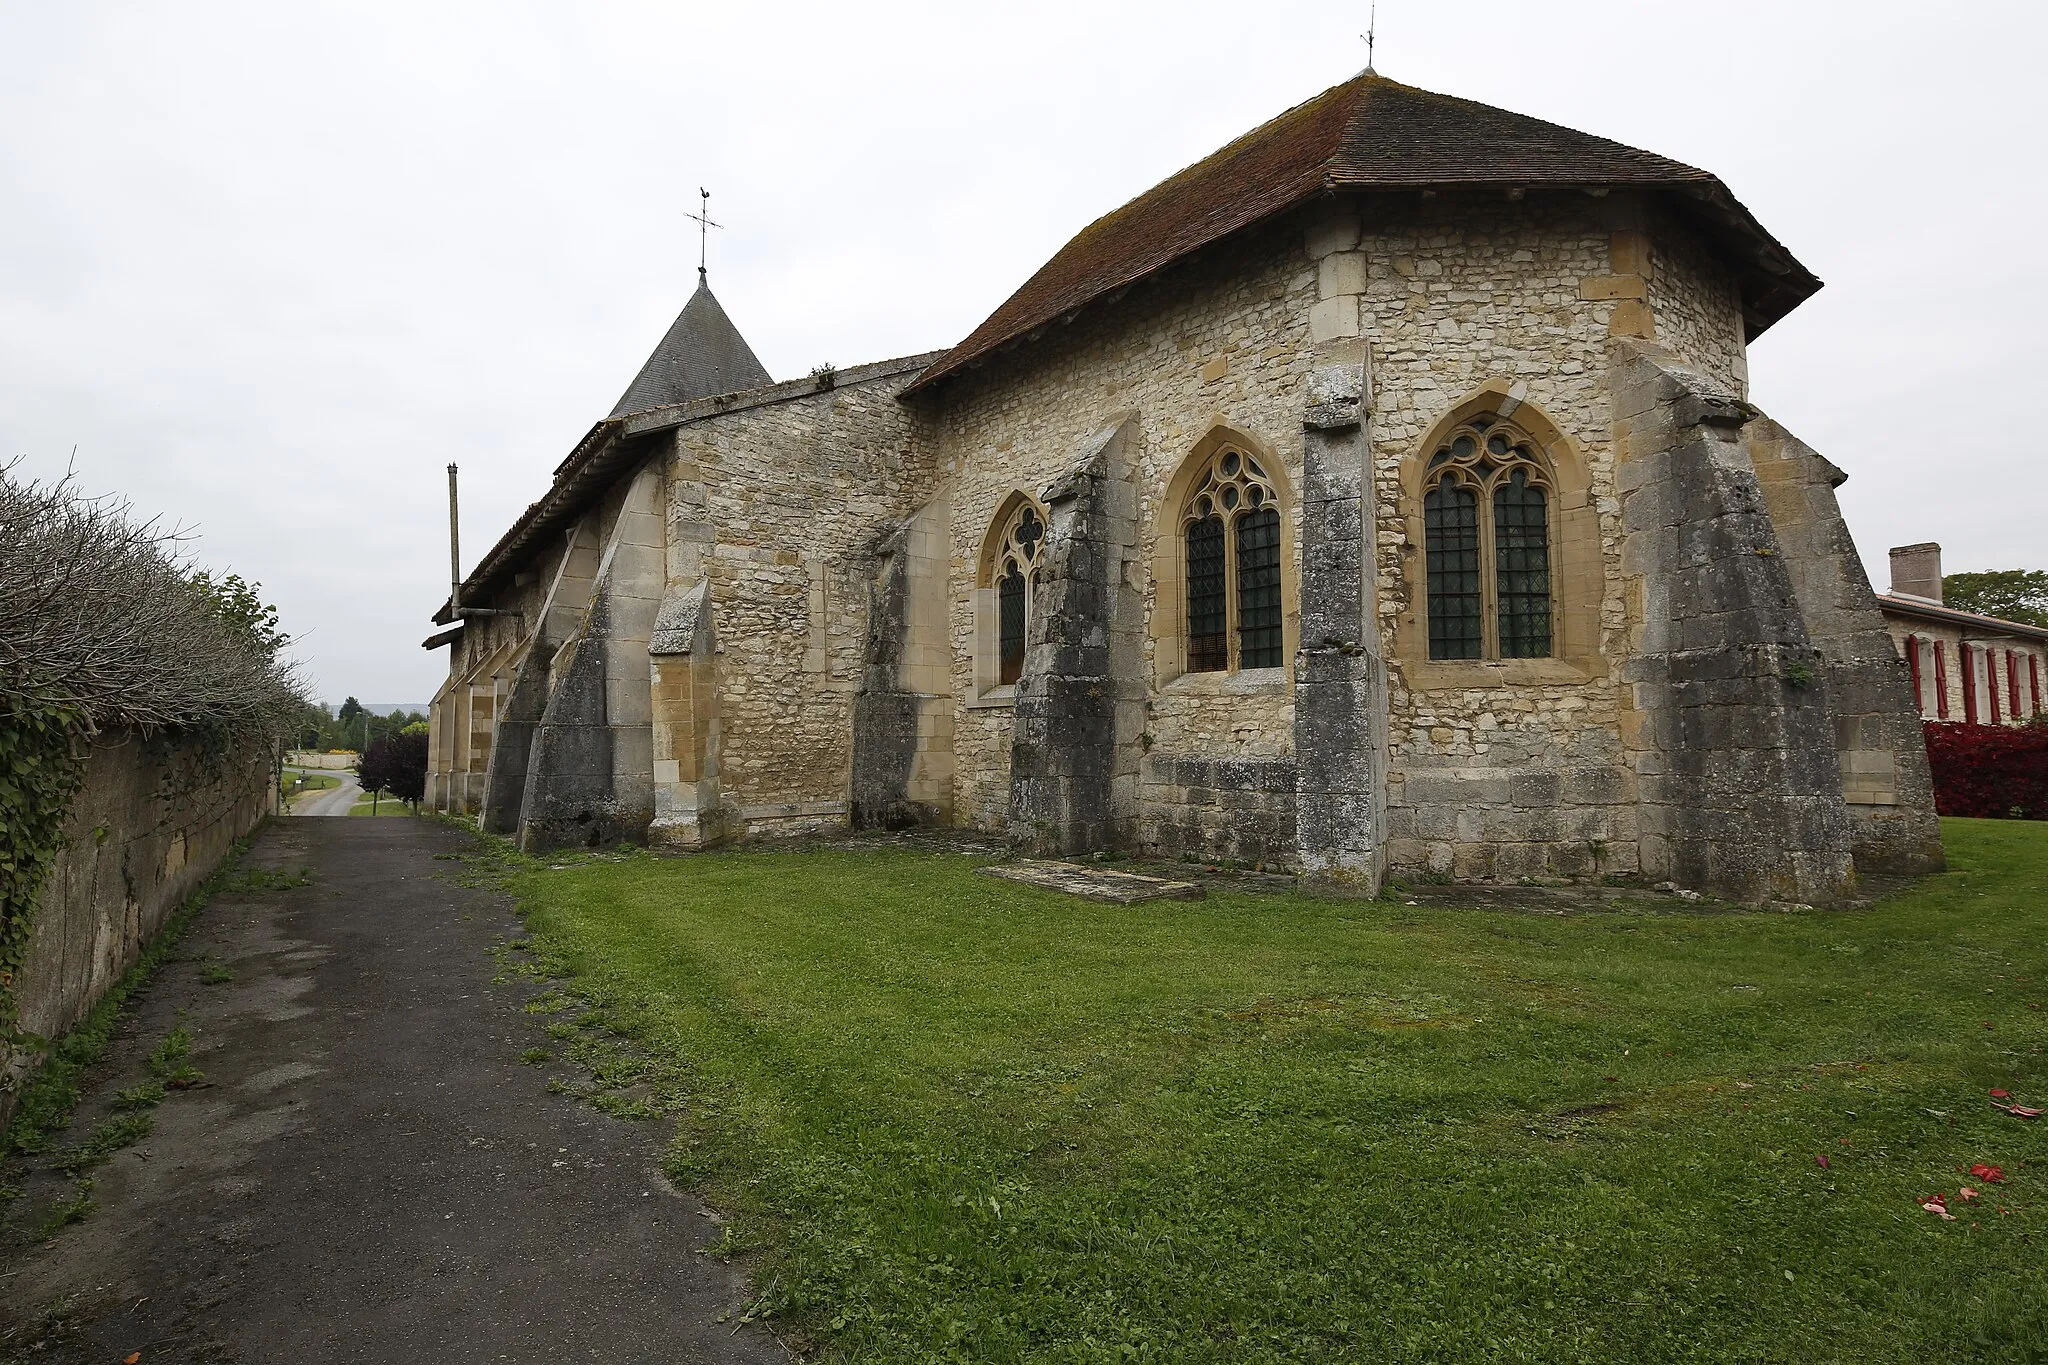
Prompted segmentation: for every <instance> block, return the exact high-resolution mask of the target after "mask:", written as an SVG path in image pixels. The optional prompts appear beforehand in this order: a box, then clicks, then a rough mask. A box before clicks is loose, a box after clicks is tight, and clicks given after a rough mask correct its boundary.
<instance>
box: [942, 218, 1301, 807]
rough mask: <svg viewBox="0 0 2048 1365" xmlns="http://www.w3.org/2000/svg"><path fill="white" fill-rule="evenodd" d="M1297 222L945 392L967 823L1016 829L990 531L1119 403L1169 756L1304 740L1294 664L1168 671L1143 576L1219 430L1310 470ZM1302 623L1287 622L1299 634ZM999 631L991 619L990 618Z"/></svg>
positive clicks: (1266, 748)
mask: <svg viewBox="0 0 2048 1365" xmlns="http://www.w3.org/2000/svg"><path fill="white" fill-rule="evenodd" d="M1301 240H1302V239H1301V227H1300V225H1299V223H1297V222H1292V221H1290V222H1287V223H1284V224H1280V225H1276V226H1274V227H1271V228H1267V229H1260V230H1257V231H1254V232H1252V233H1249V234H1247V235H1246V236H1245V237H1244V238H1243V239H1241V240H1235V241H1232V242H1228V243H1225V244H1223V245H1221V246H1219V247H1218V248H1216V249H1215V250H1214V251H1213V252H1211V253H1208V254H1205V255H1204V256H1203V257H1202V258H1200V259H1198V260H1195V261H1193V262H1189V263H1186V264H1184V265H1182V266H1179V267H1176V268H1175V269H1174V270H1172V271H1170V272H1168V273H1167V274H1166V275H1165V276H1164V277H1162V278H1161V279H1159V280H1156V281H1152V282H1147V283H1141V284H1139V285H1137V286H1134V287H1133V288H1132V290H1131V291H1130V293H1129V294H1128V295H1126V296H1125V297H1124V298H1123V299H1121V300H1120V301H1118V302H1117V303H1115V304H1114V305H1109V306H1098V307H1097V308H1094V309H1091V310H1089V311H1087V312H1084V313H1082V314H1081V315H1080V316H1079V317H1078V318H1077V319H1075V321H1074V322H1073V323H1072V324H1071V325H1068V326H1065V327H1062V328H1058V329H1055V330H1053V331H1050V332H1048V333H1047V334H1046V335H1044V336H1042V337H1040V338H1039V339H1038V340H1037V341H1036V342H1034V343H1033V344H1031V345H1030V346H1028V347H1026V348H1023V349H1021V350H1019V351H1018V352H1016V353H1015V354H1013V355H1008V356H1004V357H1002V358H1001V360H1000V362H999V363H997V364H995V365H992V366H991V367H990V369H989V370H988V371H986V372H976V371H970V372H969V373H967V374H965V375H963V376H961V377H960V378H958V379H956V380H953V381H949V383H948V384H947V386H946V387H945V388H944V389H942V390H941V391H940V392H939V393H938V394H936V395H934V396H933V397H932V398H931V399H930V400H929V401H930V403H931V405H932V407H933V409H934V413H933V416H934V423H935V426H936V434H935V440H936V444H937V455H938V458H939V461H940V465H941V469H942V470H943V472H944V474H945V475H946V476H947V477H948V478H949V479H950V481H951V502H952V508H953V523H952V528H951V567H952V585H951V592H950V594H949V597H950V604H951V617H950V627H951V629H950V634H951V642H952V680H951V690H952V692H953V694H954V695H955V696H956V697H957V698H959V701H960V709H959V712H958V715H957V718H956V721H955V750H956V761H957V763H958V778H957V782H956V787H955V795H954V810H955V819H956V820H957V821H959V822H960V823H964V824H971V825H975V826H978V827H980V828H983V829H989V830H1002V829H1004V828H1006V826H1007V820H1008V814H1009V797H1010V755H1011V745H1012V720H1013V705H1014V702H1013V698H1012V697H1011V696H1010V695H1008V694H1007V690H1006V689H1001V688H988V687H980V686H977V683H976V669H975V652H974V651H975V647H976V639H977V629H978V626H980V625H981V623H979V622H978V621H977V614H976V604H975V594H976V591H977V589H978V588H980V587H984V586H986V585H983V584H980V583H979V582H978V581H977V576H976V575H977V568H978V565H979V564H980V561H981V558H982V550H983V547H984V542H985V541H986V539H987V537H988V536H989V535H990V533H991V530H992V529H993V527H994V523H995V521H996V519H997V514H998V512H999V510H1000V509H1001V508H1002V507H1003V504H1004V503H1005V501H1006V500H1007V499H1008V498H1009V496H1010V494H1011V493H1012V492H1014V491H1020V490H1021V491H1023V492H1026V493H1030V494H1032V495H1034V496H1038V495H1041V494H1042V493H1043V492H1044V490H1045V489H1046V488H1047V486H1048V485H1050V484H1051V483H1052V482H1053V480H1055V479H1056V478H1057V477H1058V476H1059V475H1060V474H1061V473H1062V472H1063V471H1065V470H1066V469H1067V467H1068V465H1069V463H1070V462H1071V460H1072V458H1073V456H1074V452H1075V451H1076V450H1078V449H1080V448H1081V447H1082V446H1083V444H1084V443H1085V442H1086V441H1087V439H1088V438H1089V436H1090V435H1091V434H1092V433H1094V432H1095V431H1096V430H1097V429H1098V428H1100V427H1101V426H1102V424H1103V423H1104V422H1105V421H1106V420H1107V419H1109V418H1110V417H1112V416H1113V415H1115V414H1116V413H1118V412H1119V411H1121V410H1126V409H1128V410H1131V411H1132V412H1134V413H1135V416H1134V417H1133V419H1132V422H1131V424H1130V429H1129V431H1128V433H1127V435H1126V437H1125V442H1126V444H1125V447H1124V455H1123V458H1124V459H1125V460H1127V461H1128V464H1127V466H1126V467H1127V468H1128V471H1129V473H1128V477H1129V480H1130V482H1131V485H1132V486H1133V488H1134V489H1135V490H1136V493H1137V497H1138V506H1137V508H1136V518H1135V520H1136V526H1137V534H1138V536H1139V538H1140V545H1139V548H1140V555H1139V556H1138V558H1137V560H1136V562H1135V564H1134V566H1133V567H1132V569H1131V572H1132V573H1133V574H1135V575H1136V577H1137V579H1138V581H1136V582H1133V583H1132V584H1130V585H1129V586H1131V587H1132V588H1133V589H1134V590H1135V591H1138V592H1141V593H1143V594H1145V597H1146V600H1145V604H1144V612H1143V617H1142V628H1143V632H1144V642H1143V659H1142V671H1143V674H1144V681H1145V683H1146V689H1147V690H1146V704H1147V707H1148V710H1147V714H1146V718H1145V730H1144V732H1143V733H1144V734H1145V735H1146V736H1147V737H1148V739H1149V742H1150V743H1151V745H1152V751H1153V752H1154V753H1158V754H1180V755H1185V756H1188V757H1199V756H1202V755H1210V754H1217V753H1228V754H1232V755H1236V756H1244V757H1279V756H1284V755H1286V754H1288V753H1290V752H1292V747H1293V737H1292V725H1293V702H1292V694H1291V687H1290V674H1291V669H1269V670H1259V671H1258V672H1259V673H1260V674H1261V675H1263V676H1257V677H1253V676H1250V675H1239V676H1237V677H1234V678H1232V679H1228V680H1226V679H1224V678H1223V677H1221V676H1220V675H1214V674H1208V675H1192V674H1181V675H1179V676H1178V677H1174V676H1166V677H1162V676H1161V672H1162V652H1161V650H1160V648H1159V640H1158V629H1157V628H1158V624H1159V623H1158V615H1159V603H1158V600H1157V596H1156V594H1154V593H1152V592H1151V591H1150V585H1149V584H1148V583H1147V582H1145V581H1143V580H1144V578H1145V576H1146V573H1147V570H1146V568H1145V566H1146V565H1149V564H1150V563H1152V562H1153V561H1154V559H1155V558H1156V557H1157V551H1158V550H1159V548H1160V547H1159V546H1158V541H1159V539H1160V538H1161V537H1162V536H1164V537H1166V538H1168V539H1169V540H1171V539H1174V538H1177V537H1178V535H1179V527H1178V515H1179V508H1178V507H1177V506H1175V507H1170V508H1169V507H1167V506H1166V502H1167V498H1166V490H1167V488H1168V486H1169V484H1170V483H1171V482H1172V480H1173V477H1174V475H1175V473H1176V471H1177V470H1179V468H1180V467H1181V466H1182V465H1183V463H1184V462H1186V461H1187V460H1188V459H1189V457H1190V456H1191V454H1193V453H1194V452H1195V451H1196V449H1197V447H1198V446H1199V445H1200V444H1201V443H1202V442H1203V440H1204V438H1205V437H1210V436H1212V435H1213V434H1214V433H1216V432H1218V430H1219V429H1222V430H1224V431H1227V432H1228V433H1229V435H1230V437H1231V439H1233V440H1234V441H1236V442H1238V443H1239V444H1241V445H1243V446H1244V447H1245V448H1246V449H1248V450H1250V451H1252V452H1254V453H1255V454H1257V455H1258V456H1259V457H1260V458H1261V459H1262V460H1263V461H1265V462H1267V463H1266V467H1267V468H1268V469H1269V470H1270V471H1272V472H1274V473H1275V474H1276V475H1277V476H1278V477H1279V478H1280V479H1282V480H1284V481H1285V483H1286V485H1287V486H1288V487H1290V488H1292V487H1298V486H1299V480H1300V470H1301V449H1302V437H1301V401H1302V400H1301V392H1302V389H1303V385H1304V382H1305V377H1306V375H1307V372H1308V368H1309V365H1310V362H1311V356H1310V354H1309V349H1308V346H1309V338H1308V315H1309V311H1310V309H1311V307H1312V306H1313V303H1314V299H1315V285H1316V275H1315V270H1314V268H1313V265H1312V263H1311V262H1310V260H1309V258H1308V257H1307V256H1306V254H1305V253H1304V252H1303V251H1302V247H1301ZM1283 517H1284V518H1285V520H1284V523H1283V527H1282V537H1283V545H1284V546H1285V548H1286V555H1285V558H1286V561H1287V570H1286V571H1287V573H1288V574H1289V575H1290V576H1292V575H1293V574H1294V573H1295V572H1296V570H1297V568H1298V565H1299V558H1300V549H1299V546H1300V540H1299V537H1300V526H1299V516H1298V513H1297V511H1296V509H1295V508H1294V507H1293V506H1291V505H1290V506H1288V507H1287V508H1285V509H1284V510H1283ZM1294 629H1295V623H1294V622H1293V621H1290V622H1289V623H1288V630H1289V632H1290V638H1292V634H1291V632H1292V631H1293V630H1294ZM982 633H983V635H984V638H986V635H987V632H986V630H985V628H984V629H983V632H982Z"/></svg>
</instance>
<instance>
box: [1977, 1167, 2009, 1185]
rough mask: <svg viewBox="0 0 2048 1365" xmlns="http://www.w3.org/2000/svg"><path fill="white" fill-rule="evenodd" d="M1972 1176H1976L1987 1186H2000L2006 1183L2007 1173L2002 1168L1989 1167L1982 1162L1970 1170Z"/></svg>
mask: <svg viewBox="0 0 2048 1365" xmlns="http://www.w3.org/2000/svg"><path fill="white" fill-rule="evenodd" d="M1970 1174H1971V1175H1974V1176H1976V1177H1977V1178H1978V1179H1979V1180H1981V1181H1983V1182H1984V1183H1985V1184H1987V1185H2000V1184H2003V1183H2005V1171H2004V1170H2003V1169H2002V1168H2000V1167H1997V1166H1987V1165H1985V1164H1984V1163H1983V1162H1981V1161H1980V1162H1978V1163H1977V1164H1976V1165H1974V1166H1972V1167H1971V1168H1970Z"/></svg>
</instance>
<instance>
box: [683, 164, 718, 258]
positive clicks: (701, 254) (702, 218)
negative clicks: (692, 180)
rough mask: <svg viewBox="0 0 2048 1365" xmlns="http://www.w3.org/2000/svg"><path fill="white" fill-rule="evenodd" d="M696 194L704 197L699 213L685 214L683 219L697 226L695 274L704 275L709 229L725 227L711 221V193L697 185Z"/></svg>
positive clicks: (708, 248) (708, 247)
mask: <svg viewBox="0 0 2048 1365" xmlns="http://www.w3.org/2000/svg"><path fill="white" fill-rule="evenodd" d="M697 193H698V194H701V195H702V196H704V202H703V204H702V205H701V206H700V209H701V211H700V212H697V213H686V214H684V215H683V217H685V218H687V219H689V220H690V221H691V222H693V223H695V224H696V225H697V273H698V274H699V275H702V274H703V273H704V264H705V257H706V253H707V252H708V251H709V250H710V242H711V229H712V228H715V227H723V226H725V225H724V224H723V223H714V222H712V221H711V191H710V190H707V189H705V188H704V187H703V186H702V185H699V186H698V187H697Z"/></svg>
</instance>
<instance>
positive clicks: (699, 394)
mask: <svg viewBox="0 0 2048 1365" xmlns="http://www.w3.org/2000/svg"><path fill="white" fill-rule="evenodd" d="M771 382H773V381H772V380H770V379H769V377H768V371H767V370H766V369H765V368H764V367H763V366H762V364H761V362H760V360H759V359H757V358H756V357H755V355H754V349H753V347H751V346H749V345H747V339H746V338H745V337H743V336H741V335H740V331H739V328H737V327H735V326H733V325H732V319H731V318H729V317H727V316H726V315H725V309H723V308H722V307H720V306H719V303H718V297H717V296H716V295H715V294H713V293H712V292H711V284H710V281H709V280H708V278H707V277H706V276H705V274H704V272H703V271H702V270H701V269H700V270H699V271H698V272H697V292H696V293H694V294H692V295H690V301H689V302H688V303H686V304H684V305H683V311H682V312H680V313H678V314H677V315H676V320H675V321H674V322H673V323H671V324H670V325H669V329H668V332H667V334H666V335H664V336H663V337H662V339H661V344H660V345H658V346H656V347H655V348H654V354H653V355H650V356H648V357H647V363H646V364H645V365H642V366H641V367H640V373H639V374H637V375H635V376H634V377H633V382H632V383H631V384H629V385H628V386H627V387H626V392H625V394H624V396H622V397H621V398H620V399H619V402H618V406H617V407H615V408H613V409H612V411H611V415H612V416H614V417H624V416H626V415H627V414H628V413H634V412H645V411H647V410H648V409H649V408H666V407H674V406H675V405H676V404H678V403H687V402H689V401H690V400H691V399H693V398H709V397H711V396H713V395H714V394H721V393H737V392H739V391H740V390H742V389H757V388H760V387H761V386H762V385H764V384H768V383H771Z"/></svg>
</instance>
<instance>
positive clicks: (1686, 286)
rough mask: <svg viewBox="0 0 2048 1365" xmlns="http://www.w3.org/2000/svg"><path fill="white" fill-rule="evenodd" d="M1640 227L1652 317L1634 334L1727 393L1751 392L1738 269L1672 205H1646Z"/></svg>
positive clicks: (1742, 395) (1732, 394)
mask: <svg viewBox="0 0 2048 1365" xmlns="http://www.w3.org/2000/svg"><path fill="white" fill-rule="evenodd" d="M1639 230H1640V232H1641V233H1642V236H1643V239H1644V240H1645V242H1646V243H1647V245H1648V247H1649V251H1648V253H1647V254H1648V256H1649V260H1648V262H1647V265H1648V273H1647V280H1646V283H1647V285H1648V289H1647V290H1646V292H1645V295H1644V300H1645V302H1646V303H1647V305H1648V308H1649V317H1648V319H1647V320H1646V321H1647V323H1648V326H1647V328H1645V329H1643V330H1640V331H1636V332H1632V333H1630V335H1633V336H1638V337H1645V338H1654V339H1655V340H1656V341H1657V343H1658V344H1659V345H1661V346H1663V347H1664V348H1665V349H1666V350H1668V351H1670V352H1671V354H1672V355H1674V356H1676V357H1677V358H1678V359H1679V360H1681V361H1683V362H1684V363H1685V364H1687V365H1690V366H1691V367H1693V368H1694V369H1696V370H1698V371H1699V372H1700V373H1701V374H1704V375H1706V376H1707V377H1708V378H1709V379H1711V380H1713V381H1714V383H1715V384H1716V385H1718V386H1719V387H1720V389H1721V390H1722V391H1723V392H1724V393H1727V394H1728V395H1730V396H1731V397H1734V398H1746V397H1747V396H1748V395H1749V358H1748V357H1749V352H1748V344H1747V342H1746V341H1745V340H1744V335H1745V329H1744V325H1743V318H1742V296H1741V293H1740V290H1739V288H1738V286H1737V284H1736V282H1735V277H1734V275H1733V273H1732V272H1730V271H1729V269H1728V268H1727V267H1726V266H1724V265H1722V264H1721V263H1720V262H1719V261H1718V260H1716V259H1715V257H1714V254H1713V251H1712V249H1711V248H1709V247H1708V245H1707V244H1706V242H1705V241H1703V240H1702V239H1701V238H1700V235H1699V233H1698V232H1696V231H1694V230H1693V228H1692V227H1691V226H1690V225H1688V224H1686V223H1684V222H1682V221H1680V220H1679V218H1678V217H1677V216H1676V215H1675V214H1673V213H1672V212H1671V211H1670V210H1669V209H1667V208H1661V207H1660V208H1653V209H1646V210H1644V212H1643V218H1642V226H1641V228H1640V229H1639Z"/></svg>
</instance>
